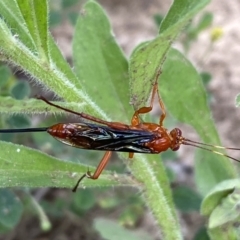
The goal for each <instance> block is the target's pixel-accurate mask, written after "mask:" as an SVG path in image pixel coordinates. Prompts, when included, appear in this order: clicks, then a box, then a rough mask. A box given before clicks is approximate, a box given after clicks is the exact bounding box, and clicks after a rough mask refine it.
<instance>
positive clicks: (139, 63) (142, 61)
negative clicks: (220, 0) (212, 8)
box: [130, 0, 209, 108]
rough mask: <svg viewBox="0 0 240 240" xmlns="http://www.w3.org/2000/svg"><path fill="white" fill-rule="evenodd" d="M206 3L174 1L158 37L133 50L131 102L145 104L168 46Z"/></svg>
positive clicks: (184, 0)
mask: <svg viewBox="0 0 240 240" xmlns="http://www.w3.org/2000/svg"><path fill="white" fill-rule="evenodd" d="M208 2H209V1H208V0H201V1H199V0H175V1H174V2H173V4H172V6H171V8H170V10H169V12H168V14H167V15H166V17H165V18H164V20H163V21H162V24H161V26H160V35H159V36H158V37H156V38H155V39H154V40H152V41H150V42H148V43H146V44H143V45H142V46H140V47H138V48H137V50H135V51H134V52H133V54H132V56H131V58H130V87H131V88H130V91H131V97H132V100H131V103H132V104H133V105H134V107H135V108H139V107H140V106H144V105H146V102H147V100H148V97H149V93H150V91H151V89H152V84H153V82H154V81H155V80H156V79H155V78H156V74H157V71H159V70H161V68H162V65H163V62H164V61H165V56H166V54H167V52H168V50H169V48H170V45H171V44H172V42H173V41H174V40H175V38H176V37H177V35H178V34H179V32H180V31H181V30H182V28H183V27H184V26H185V25H186V24H187V23H188V22H189V20H190V19H191V18H192V17H193V16H194V14H196V12H198V11H199V10H200V9H202V8H203V7H204V6H205V5H206V4H207V3H208Z"/></svg>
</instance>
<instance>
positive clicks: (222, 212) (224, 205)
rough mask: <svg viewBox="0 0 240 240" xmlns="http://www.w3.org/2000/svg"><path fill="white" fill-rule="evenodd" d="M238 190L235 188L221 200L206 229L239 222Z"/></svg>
mask: <svg viewBox="0 0 240 240" xmlns="http://www.w3.org/2000/svg"><path fill="white" fill-rule="evenodd" d="M239 205H240V189H239V188H235V189H234V190H233V192H232V193H230V194H228V195H227V197H225V198H223V199H222V200H221V203H220V204H219V205H218V206H217V207H216V208H215V209H214V210H213V211H212V213H211V215H210V218H209V223H208V227H209V228H210V229H211V228H215V227H219V226H221V225H223V224H226V223H229V222H233V221H234V220H237V219H238V220H239V219H240V218H239V217H240V209H239Z"/></svg>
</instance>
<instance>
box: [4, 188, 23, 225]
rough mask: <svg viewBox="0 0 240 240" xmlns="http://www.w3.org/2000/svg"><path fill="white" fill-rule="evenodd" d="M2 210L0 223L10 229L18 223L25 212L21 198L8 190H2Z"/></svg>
mask: <svg viewBox="0 0 240 240" xmlns="http://www.w3.org/2000/svg"><path fill="white" fill-rule="evenodd" d="M0 209H1V211H0V223H1V224H2V225H4V226H5V227H7V228H9V229H11V228H13V227H14V226H15V225H16V224H17V223H18V221H19V220H20V217H21V215H22V211H23V207H22V203H21V202H20V200H19V198H18V197H17V196H16V195H15V194H14V193H13V192H12V191H10V190H7V189H0Z"/></svg>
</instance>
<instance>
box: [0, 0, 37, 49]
mask: <svg viewBox="0 0 240 240" xmlns="http://www.w3.org/2000/svg"><path fill="white" fill-rule="evenodd" d="M22 2H24V1H22ZM0 16H1V17H2V18H3V19H4V21H6V22H7V24H8V25H9V27H10V28H11V30H12V32H13V34H16V35H17V37H18V38H19V39H20V41H21V42H23V43H24V45H25V46H27V47H28V48H29V49H31V50H32V51H35V45H34V40H33V39H32V36H31V34H30V32H29V30H28V29H27V27H26V23H25V20H24V18H23V16H22V13H21V11H20V9H19V7H18V4H17V1H16V0H15V1H9V0H1V1H0Z"/></svg>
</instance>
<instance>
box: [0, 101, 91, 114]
mask: <svg viewBox="0 0 240 240" xmlns="http://www.w3.org/2000/svg"><path fill="white" fill-rule="evenodd" d="M53 103H55V104H58V105H60V106H62V107H65V108H68V109H72V110H75V111H76V112H82V111H83V110H85V108H86V105H87V104H86V103H85V102H83V103H73V102H72V103H66V102H53ZM0 113H4V114H10V115H13V114H47V113H48V114H60V113H61V114H62V113H64V114H67V112H65V111H63V110H61V109H58V108H56V107H51V106H49V105H47V104H46V103H45V102H43V101H41V100H37V99H33V98H32V99H28V100H21V101H20V100H17V99H14V98H11V97H0Z"/></svg>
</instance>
